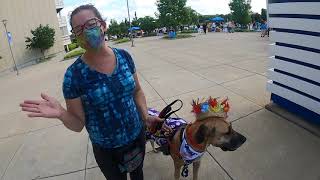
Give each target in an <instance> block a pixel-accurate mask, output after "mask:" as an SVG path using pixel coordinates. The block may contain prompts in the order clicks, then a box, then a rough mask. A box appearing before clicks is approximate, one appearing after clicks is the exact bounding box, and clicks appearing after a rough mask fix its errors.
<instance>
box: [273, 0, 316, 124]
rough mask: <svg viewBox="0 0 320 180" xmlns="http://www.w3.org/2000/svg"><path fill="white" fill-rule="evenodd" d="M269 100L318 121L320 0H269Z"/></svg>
mask: <svg viewBox="0 0 320 180" xmlns="http://www.w3.org/2000/svg"><path fill="white" fill-rule="evenodd" d="M268 13H269V20H268V21H269V25H270V27H271V28H273V30H272V31H271V32H270V39H271V41H272V42H273V44H272V45H271V52H270V53H271V57H270V58H271V63H270V69H269V71H268V79H269V81H268V83H267V89H268V91H270V92H271V93H272V95H271V100H272V101H273V102H274V103H276V104H278V105H280V106H282V107H284V108H286V109H288V110H289V111H292V112H294V113H296V114H298V115H301V116H303V117H304V118H305V119H307V120H310V121H312V122H314V123H317V124H320V0H268Z"/></svg>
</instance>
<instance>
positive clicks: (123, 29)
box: [119, 19, 130, 36]
mask: <svg viewBox="0 0 320 180" xmlns="http://www.w3.org/2000/svg"><path fill="white" fill-rule="evenodd" d="M129 28H130V24H129V22H128V21H127V19H125V20H124V21H122V22H121V23H120V24H119V29H120V33H121V36H123V35H124V34H128V31H129Z"/></svg>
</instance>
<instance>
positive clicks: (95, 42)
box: [83, 26, 104, 50]
mask: <svg viewBox="0 0 320 180" xmlns="http://www.w3.org/2000/svg"><path fill="white" fill-rule="evenodd" d="M83 33H84V38H85V40H86V41H87V44H88V45H89V46H90V47H91V48H92V49H95V50H98V49H100V48H101V46H102V43H103V41H104V36H103V33H101V29H100V27H99V26H97V27H94V28H91V29H85V30H84V31H83Z"/></svg>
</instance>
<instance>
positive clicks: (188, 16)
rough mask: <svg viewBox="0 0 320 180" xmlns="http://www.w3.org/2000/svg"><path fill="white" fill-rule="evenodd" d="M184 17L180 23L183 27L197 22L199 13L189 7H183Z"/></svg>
mask: <svg viewBox="0 0 320 180" xmlns="http://www.w3.org/2000/svg"><path fill="white" fill-rule="evenodd" d="M184 13H185V15H184V16H183V19H182V23H183V24H184V25H193V24H197V23H198V22H199V13H197V11H195V10H194V9H192V8H191V7H185V12H184Z"/></svg>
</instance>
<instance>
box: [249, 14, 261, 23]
mask: <svg viewBox="0 0 320 180" xmlns="http://www.w3.org/2000/svg"><path fill="white" fill-rule="evenodd" d="M251 19H252V22H259V23H260V22H261V15H260V14H259V13H253V14H251Z"/></svg>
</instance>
